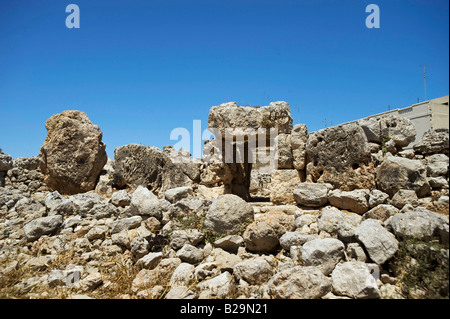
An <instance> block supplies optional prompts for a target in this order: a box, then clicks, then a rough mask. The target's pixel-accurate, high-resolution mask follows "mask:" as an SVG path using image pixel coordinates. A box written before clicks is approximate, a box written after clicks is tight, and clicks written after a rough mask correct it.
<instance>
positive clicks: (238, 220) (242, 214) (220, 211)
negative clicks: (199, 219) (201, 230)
mask: <svg viewBox="0 0 450 319" xmlns="http://www.w3.org/2000/svg"><path fill="white" fill-rule="evenodd" d="M248 220H253V207H252V206H251V205H250V204H248V203H247V202H245V201H244V200H243V199H242V198H240V197H238V196H236V195H232V194H226V195H222V196H219V197H218V198H217V199H216V200H214V201H213V203H212V204H211V206H210V208H209V210H208V213H207V214H206V219H205V223H204V224H205V227H207V228H209V229H211V230H213V231H216V232H218V233H220V234H225V233H229V234H233V233H237V232H239V230H241V228H242V225H243V224H244V223H245V222H247V221H248Z"/></svg>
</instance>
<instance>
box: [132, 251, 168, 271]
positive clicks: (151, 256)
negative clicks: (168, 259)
mask: <svg viewBox="0 0 450 319" xmlns="http://www.w3.org/2000/svg"><path fill="white" fill-rule="evenodd" d="M162 258H163V254H162V253H161V252H157V253H148V254H147V255H145V256H143V257H142V258H141V259H139V260H138V261H137V262H136V266H138V267H141V268H145V269H153V268H155V267H156V266H157V265H158V263H159V262H160V261H161V259H162Z"/></svg>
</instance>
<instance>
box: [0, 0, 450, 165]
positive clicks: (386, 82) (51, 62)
mask: <svg viewBox="0 0 450 319" xmlns="http://www.w3.org/2000/svg"><path fill="white" fill-rule="evenodd" d="M70 3H75V4H77V5H78V6H79V8H80V11H81V15H80V18H81V21H80V24H81V27H80V28H79V29H68V28H66V25H65V20H66V17H67V16H68V13H66V12H65V8H66V6H67V5H68V4H70ZM370 3H375V4H377V5H378V6H379V8H380V11H381V16H380V21H381V28H380V29H368V28H366V26H365V19H366V16H367V15H368V13H366V12H365V8H366V6H367V5H368V4H370ZM448 37H449V4H448V1H447V0H442V1H438V0H410V1H401V0H397V1H393V0H389V1H385V0H383V1H379V0H369V1H363V0H327V1H323V0H310V1H300V0H297V1H282V0H273V1H266V0H255V1H246V0H240V1H234V0H226V1H214V0H205V1H188V0H183V1H171V0H145V1H143V0H142V1H141V0H130V1H125V0H107V1H106V0H67V1H63V0H57V1H55V0H21V1H13V0H10V1H6V0H0V148H2V149H3V151H4V152H6V153H8V154H11V155H12V156H13V157H22V156H33V155H37V154H39V149H40V147H41V145H42V143H43V142H44V140H45V136H46V134H47V131H46V129H45V126H44V123H45V120H46V119H48V118H49V117H50V116H52V115H53V114H55V113H60V112H62V111H63V110H67V109H76V110H82V111H84V112H86V113H87V114H88V116H89V118H90V119H91V121H92V122H93V123H95V124H97V125H99V126H100V128H101V130H102V131H103V141H104V142H105V143H106V145H107V152H108V156H109V157H111V158H113V157H114V149H115V148H116V147H118V146H121V145H125V144H129V143H141V144H146V145H152V146H157V147H160V148H162V147H163V146H164V145H169V144H170V145H173V144H175V143H176V141H171V140H170V132H171V131H172V130H173V129H174V128H177V127H184V128H187V129H189V130H190V131H192V121H193V120H201V121H202V128H203V129H204V128H206V127H207V119H208V112H209V109H210V107H211V106H214V105H218V104H220V103H224V102H228V101H236V102H237V103H238V104H240V105H246V104H250V105H261V106H262V105H268V104H269V103H270V102H271V101H280V100H282V101H286V102H288V103H289V104H290V105H291V111H292V116H293V118H294V124H297V123H305V124H307V126H308V128H309V130H310V131H315V130H318V129H321V128H323V127H324V126H325V121H327V123H330V122H332V123H333V124H339V123H343V122H346V121H350V120H354V119H358V118H361V117H364V116H367V115H370V114H373V113H379V112H382V111H385V110H387V106H388V105H390V106H391V108H399V107H406V106H408V105H411V104H413V103H416V102H417V98H420V100H423V99H424V90H423V77H422V70H421V69H420V68H419V65H420V64H425V65H430V66H432V68H430V69H428V70H427V71H428V72H427V95H428V98H436V97H440V96H444V95H448V91H449V64H448V59H449V39H448Z"/></svg>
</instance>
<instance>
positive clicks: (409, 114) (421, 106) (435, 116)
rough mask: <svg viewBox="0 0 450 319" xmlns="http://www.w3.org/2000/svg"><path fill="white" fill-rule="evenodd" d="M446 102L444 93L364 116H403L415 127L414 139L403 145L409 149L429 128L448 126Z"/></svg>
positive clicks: (446, 97)
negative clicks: (435, 97) (441, 95)
mask: <svg viewBox="0 0 450 319" xmlns="http://www.w3.org/2000/svg"><path fill="white" fill-rule="evenodd" d="M448 102H449V96H448V95H446V96H443V97H440V98H437V99H433V100H428V101H424V102H420V103H417V104H413V105H411V106H408V107H405V108H402V109H394V110H389V111H387V112H383V113H379V114H374V115H370V116H368V117H366V118H372V117H379V116H384V115H393V116H403V117H406V118H407V119H409V120H410V121H411V122H413V123H414V125H415V127H416V139H415V140H414V141H413V142H411V143H410V144H409V145H408V146H407V147H405V149H410V148H412V146H413V145H414V144H415V143H416V142H417V141H419V140H420V139H421V138H422V136H423V134H424V133H425V132H426V131H428V130H429V129H438V128H447V129H448V128H449V117H448V115H449V106H448ZM352 122H355V121H352Z"/></svg>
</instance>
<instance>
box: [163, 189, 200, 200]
mask: <svg viewBox="0 0 450 319" xmlns="http://www.w3.org/2000/svg"><path fill="white" fill-rule="evenodd" d="M193 193H194V192H193V190H192V187H190V186H182V187H176V188H171V189H168V190H166V191H165V192H164V197H165V198H166V199H167V200H168V201H169V202H171V203H175V202H178V201H179V200H180V199H183V198H186V197H188V196H192V195H193Z"/></svg>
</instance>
